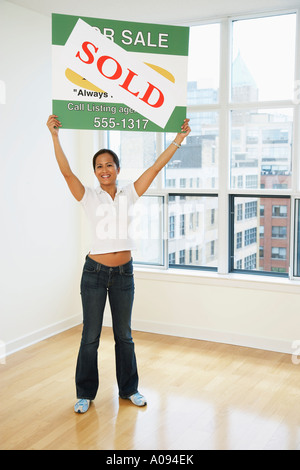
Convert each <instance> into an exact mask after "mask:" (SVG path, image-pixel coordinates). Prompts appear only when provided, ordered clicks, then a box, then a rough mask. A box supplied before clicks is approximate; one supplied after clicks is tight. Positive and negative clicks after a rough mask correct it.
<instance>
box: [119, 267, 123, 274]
mask: <svg viewBox="0 0 300 470" xmlns="http://www.w3.org/2000/svg"><path fill="white" fill-rule="evenodd" d="M123 270H124V268H123V265H121V266H119V271H120V274H123Z"/></svg>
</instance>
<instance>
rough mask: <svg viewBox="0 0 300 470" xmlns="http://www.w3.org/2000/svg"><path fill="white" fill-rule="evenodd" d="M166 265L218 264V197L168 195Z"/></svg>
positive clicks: (210, 265)
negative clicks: (167, 250) (167, 249)
mask: <svg viewBox="0 0 300 470" xmlns="http://www.w3.org/2000/svg"><path fill="white" fill-rule="evenodd" d="M168 240H169V253H168V255H169V265H170V266H172V265H173V266H174V265H178V266H181V267H192V266H201V267H206V268H216V267H217V265H218V199H217V198H216V197H202V196H183V195H170V196H169V220H168Z"/></svg>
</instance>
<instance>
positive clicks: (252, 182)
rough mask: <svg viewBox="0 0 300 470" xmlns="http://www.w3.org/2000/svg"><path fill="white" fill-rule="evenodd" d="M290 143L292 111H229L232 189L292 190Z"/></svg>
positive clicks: (291, 140)
mask: <svg viewBox="0 0 300 470" xmlns="http://www.w3.org/2000/svg"><path fill="white" fill-rule="evenodd" d="M292 144H293V112H292V110H289V109H269V110H268V109H264V110H255V109H253V110H239V111H232V113H231V178H230V179H231V188H232V189H258V188H262V189H289V188H291V186H292Z"/></svg>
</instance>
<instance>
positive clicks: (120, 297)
mask: <svg viewBox="0 0 300 470" xmlns="http://www.w3.org/2000/svg"><path fill="white" fill-rule="evenodd" d="M80 287H81V299H82V306H83V330H82V338H81V344H80V350H79V354H78V359H77V366H76V391H77V398H86V399H90V400H93V399H94V398H95V396H96V394H97V390H98V387H99V374H98V347H99V341H100V335H101V330H102V322H103V313H104V307H105V303H106V298H107V295H108V298H109V303H110V308H111V315H112V325H113V333H114V339H115V355H116V375H117V382H118V387H119V395H120V397H121V398H128V397H129V396H130V395H132V394H134V393H136V392H137V390H138V372H137V363H136V357H135V351H134V343H133V340H132V336H131V312H132V304H133V297H134V278H133V266H132V260H131V261H129V262H128V263H126V264H124V265H122V266H117V267H113V268H111V267H109V266H105V265H103V264H100V263H97V262H96V261H94V260H93V259H91V258H89V256H87V257H86V261H85V264H84V267H83V273H82V278H81V286H80Z"/></svg>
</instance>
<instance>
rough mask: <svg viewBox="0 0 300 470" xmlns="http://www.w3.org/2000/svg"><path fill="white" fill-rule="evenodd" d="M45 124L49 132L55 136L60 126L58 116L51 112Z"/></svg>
mask: <svg viewBox="0 0 300 470" xmlns="http://www.w3.org/2000/svg"><path fill="white" fill-rule="evenodd" d="M47 126H48V129H49V131H50V132H51V134H52V135H53V136H57V135H58V131H59V128H60V127H61V122H60V121H59V120H58V116H56V115H55V114H51V116H49V118H48V121H47Z"/></svg>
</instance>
